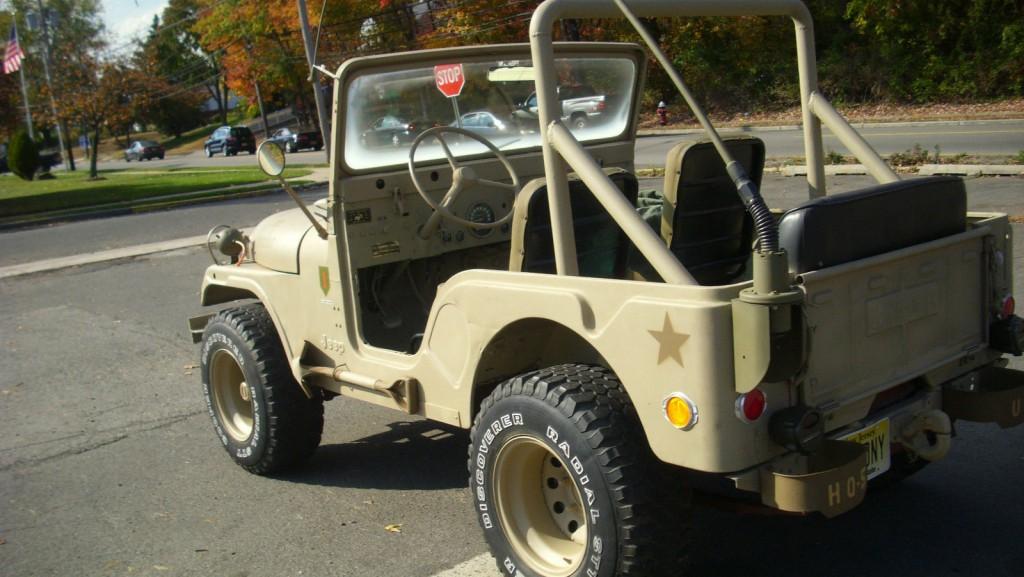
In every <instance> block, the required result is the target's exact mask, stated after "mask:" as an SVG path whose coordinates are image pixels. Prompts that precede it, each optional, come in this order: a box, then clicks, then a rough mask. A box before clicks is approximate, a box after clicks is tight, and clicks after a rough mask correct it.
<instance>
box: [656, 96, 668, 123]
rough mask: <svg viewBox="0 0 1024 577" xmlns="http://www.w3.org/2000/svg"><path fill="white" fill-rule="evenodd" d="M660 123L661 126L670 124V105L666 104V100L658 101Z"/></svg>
mask: <svg viewBox="0 0 1024 577" xmlns="http://www.w3.org/2000/svg"><path fill="white" fill-rule="evenodd" d="M658 124H660V125H661V126H665V125H666V124H668V107H667V106H665V101H664V100H662V101H661V102H659V103H658Z"/></svg>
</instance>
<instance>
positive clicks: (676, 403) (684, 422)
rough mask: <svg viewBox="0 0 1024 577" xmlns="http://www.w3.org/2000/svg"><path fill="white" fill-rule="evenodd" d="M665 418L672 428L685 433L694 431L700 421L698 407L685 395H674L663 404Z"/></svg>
mask: <svg viewBox="0 0 1024 577" xmlns="http://www.w3.org/2000/svg"><path fill="white" fill-rule="evenodd" d="M663 407H664V408H665V418H666V419H668V422H670V423H672V426H673V427H675V428H677V429H681V430H683V431H689V430H690V429H692V428H693V427H694V426H695V425H696V424H697V420H698V417H699V415H698V413H697V405H695V404H693V401H691V400H690V398H689V397H687V396H686V395H684V394H683V393H672V394H671V395H669V396H668V397H666V398H665V402H664V403H663Z"/></svg>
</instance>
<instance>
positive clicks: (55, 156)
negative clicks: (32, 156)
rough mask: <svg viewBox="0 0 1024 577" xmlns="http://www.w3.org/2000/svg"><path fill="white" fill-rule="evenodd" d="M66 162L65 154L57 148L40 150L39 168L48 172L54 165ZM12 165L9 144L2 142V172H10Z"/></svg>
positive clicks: (0, 161)
mask: <svg viewBox="0 0 1024 577" xmlns="http://www.w3.org/2000/svg"><path fill="white" fill-rule="evenodd" d="M62 162H64V156H62V155H61V153H60V150H58V149H56V148H45V149H43V150H40V151H39V170H40V171H42V172H46V171H48V170H50V169H51V168H52V167H54V166H57V165H59V164H60V163H62ZM10 170H11V167H10V166H9V165H8V163H7V144H5V143H0V174H3V173H5V172H10Z"/></svg>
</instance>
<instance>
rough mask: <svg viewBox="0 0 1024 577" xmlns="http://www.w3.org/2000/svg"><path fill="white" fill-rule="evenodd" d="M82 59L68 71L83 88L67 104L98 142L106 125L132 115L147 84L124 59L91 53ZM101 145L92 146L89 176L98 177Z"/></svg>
mask: <svg viewBox="0 0 1024 577" xmlns="http://www.w3.org/2000/svg"><path fill="white" fill-rule="evenodd" d="M81 60H82V66H78V67H75V68H74V69H72V70H71V71H70V72H69V75H70V76H71V77H72V78H71V79H70V80H73V81H74V84H75V86H78V87H79V88H80V90H79V91H78V92H76V93H75V94H74V96H73V97H71V98H67V99H66V108H67V111H68V114H69V115H70V117H71V118H72V119H74V121H75V122H77V123H79V124H80V125H82V126H83V127H85V128H86V130H87V134H89V136H90V138H91V139H92V141H93V142H99V141H100V131H101V130H102V129H103V127H104V126H105V125H107V124H110V125H118V124H119V123H121V122H124V121H125V118H126V117H128V118H130V117H131V114H132V100H133V99H134V98H137V96H138V95H139V94H140V93H144V92H145V87H144V86H143V85H140V82H144V81H145V77H144V76H143V75H141V74H139V73H137V72H135V71H133V70H132V69H131V68H130V67H129V66H127V65H126V64H124V63H120V62H100V61H99V60H97V59H95V58H93V57H91V56H88V55H84V56H82V59H81ZM98 148H99V147H97V146H93V147H92V148H90V156H89V177H90V178H96V177H97V170H96V158H97V149H98Z"/></svg>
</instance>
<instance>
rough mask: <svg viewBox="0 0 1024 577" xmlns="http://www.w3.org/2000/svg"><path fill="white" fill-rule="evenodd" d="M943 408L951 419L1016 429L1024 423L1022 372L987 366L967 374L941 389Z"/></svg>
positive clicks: (1023, 376) (1023, 381)
mask: <svg viewBox="0 0 1024 577" xmlns="http://www.w3.org/2000/svg"><path fill="white" fill-rule="evenodd" d="M942 407H943V410H945V411H946V413H948V414H949V416H950V417H952V418H954V419H960V420H963V421H974V422H977V423H996V424H997V425H999V426H1000V427H1002V428H1004V429H1008V428H1010V427H1016V426H1017V425H1020V424H1022V423H1024V372H1021V371H1016V370H1013V369H1006V368H1002V367H993V366H989V367H985V368H983V369H981V370H978V371H974V372H972V373H968V374H966V375H964V376H963V377H960V378H958V379H954V380H953V381H951V382H949V383H948V384H947V385H946V386H944V387H943V390H942Z"/></svg>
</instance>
